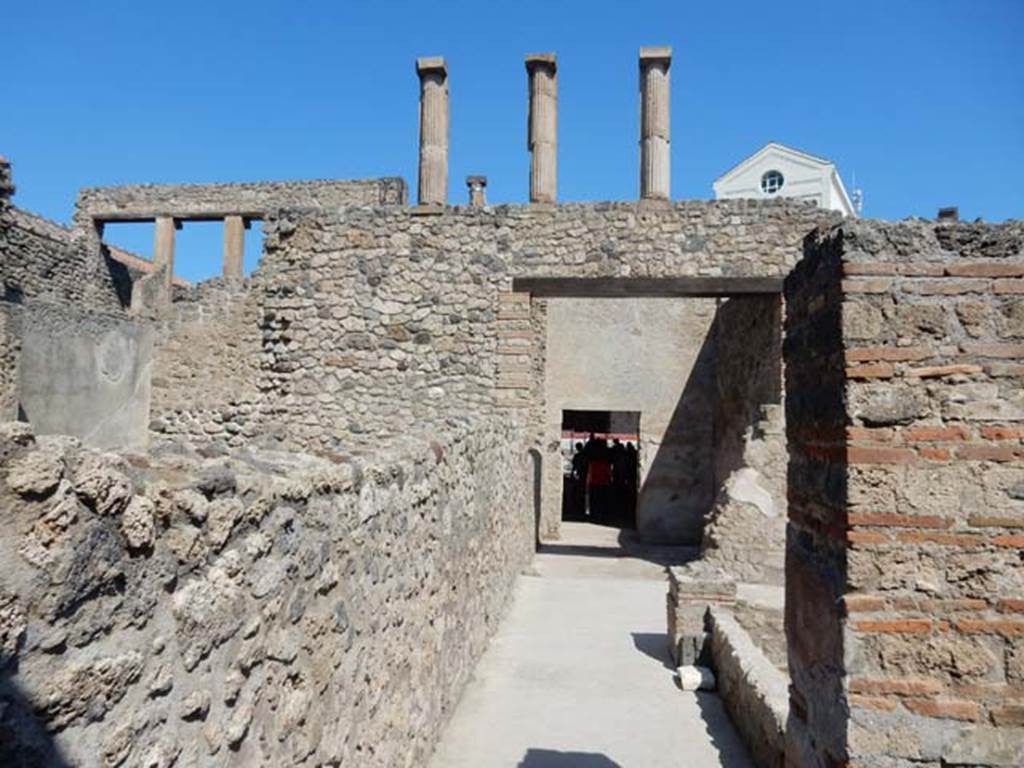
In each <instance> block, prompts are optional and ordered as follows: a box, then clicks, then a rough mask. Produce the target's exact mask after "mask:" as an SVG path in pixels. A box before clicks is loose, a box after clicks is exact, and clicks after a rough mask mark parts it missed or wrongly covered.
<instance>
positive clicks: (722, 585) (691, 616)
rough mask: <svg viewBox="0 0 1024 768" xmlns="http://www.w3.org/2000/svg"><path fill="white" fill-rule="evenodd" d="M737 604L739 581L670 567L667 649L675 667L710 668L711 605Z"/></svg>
mask: <svg viewBox="0 0 1024 768" xmlns="http://www.w3.org/2000/svg"><path fill="white" fill-rule="evenodd" d="M735 603H736V582H735V581H734V580H733V579H732V578H731V577H730V576H729V575H728V574H726V573H724V572H713V573H705V574H699V575H698V574H692V573H689V572H687V571H686V570H685V569H683V568H669V574H668V595H667V597H666V605H667V612H668V647H669V653H670V654H671V656H672V659H673V661H674V662H675V663H676V666H679V667H684V666H702V667H707V666H710V665H711V661H710V652H711V649H710V646H709V644H708V635H707V631H706V627H705V623H706V616H707V612H708V608H709V606H712V605H725V606H731V605H735Z"/></svg>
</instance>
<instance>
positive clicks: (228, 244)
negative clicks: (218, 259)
mask: <svg viewBox="0 0 1024 768" xmlns="http://www.w3.org/2000/svg"><path fill="white" fill-rule="evenodd" d="M244 253H245V219H243V218H242V217H241V216H225V217H224V277H225V278H226V279H228V280H240V279H242V276H243V266H242V258H243V255H244Z"/></svg>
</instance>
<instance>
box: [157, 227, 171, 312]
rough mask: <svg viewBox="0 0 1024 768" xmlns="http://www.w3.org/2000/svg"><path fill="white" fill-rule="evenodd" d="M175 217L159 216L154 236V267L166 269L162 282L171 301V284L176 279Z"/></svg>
mask: <svg viewBox="0 0 1024 768" xmlns="http://www.w3.org/2000/svg"><path fill="white" fill-rule="evenodd" d="M174 229H175V223H174V217H173V216H157V217H156V229H155V232H154V236H153V266H154V267H156V268H160V267H166V269H165V270H164V274H163V279H162V280H161V283H162V286H161V287H162V289H163V291H165V292H166V296H167V298H168V299H169V298H170V295H171V284H172V281H173V279H174Z"/></svg>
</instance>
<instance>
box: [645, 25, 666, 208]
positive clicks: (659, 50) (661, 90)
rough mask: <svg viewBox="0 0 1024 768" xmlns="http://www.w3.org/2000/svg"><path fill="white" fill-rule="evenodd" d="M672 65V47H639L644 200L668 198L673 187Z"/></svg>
mask: <svg viewBox="0 0 1024 768" xmlns="http://www.w3.org/2000/svg"><path fill="white" fill-rule="evenodd" d="M671 65H672V48H671V46H667V45H664V46H647V47H643V48H641V49H640V197H641V199H645V200H651V199H653V200H668V199H669V195H670V190H671V166H672V161H671V151H670V149H671V144H670V139H669V68H670V67H671Z"/></svg>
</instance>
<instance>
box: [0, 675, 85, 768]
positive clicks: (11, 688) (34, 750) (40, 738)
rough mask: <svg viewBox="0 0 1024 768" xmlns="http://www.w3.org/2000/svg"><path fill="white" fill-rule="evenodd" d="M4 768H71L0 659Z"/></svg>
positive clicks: (0, 735)
mask: <svg viewBox="0 0 1024 768" xmlns="http://www.w3.org/2000/svg"><path fill="white" fill-rule="evenodd" d="M0 670H2V671H0V765H2V766H4V768H71V763H70V762H68V760H67V759H66V758H65V757H64V756H63V755H61V753H60V749H59V748H58V747H57V744H56V742H54V740H53V738H52V737H51V736H50V734H49V733H48V732H47V730H46V727H45V726H44V725H43V723H42V721H40V720H39V719H38V718H37V717H36V715H35V713H34V712H33V711H32V705H31V703H30V702H29V701H28V698H27V697H26V696H25V694H24V693H23V692H22V691H21V689H20V688H19V687H18V685H17V684H16V683H15V682H14V681H13V680H12V679H11V675H12V674H13V671H14V668H13V666H9V665H6V662H5V660H3V659H2V658H0Z"/></svg>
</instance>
